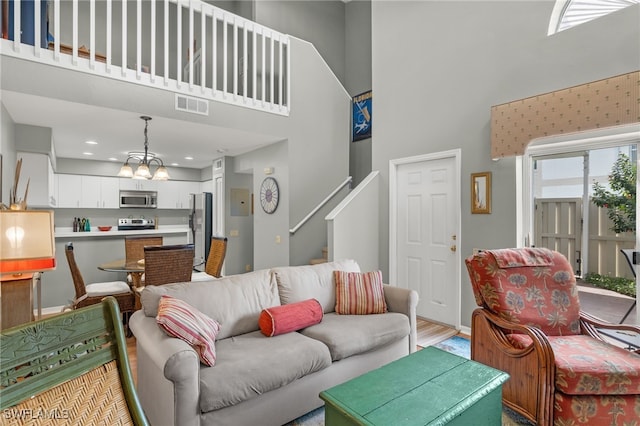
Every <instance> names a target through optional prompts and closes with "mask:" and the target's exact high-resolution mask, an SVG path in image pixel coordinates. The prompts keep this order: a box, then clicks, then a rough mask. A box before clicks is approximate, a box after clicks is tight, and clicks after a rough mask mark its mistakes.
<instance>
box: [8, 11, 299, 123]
mask: <svg viewBox="0 0 640 426" xmlns="http://www.w3.org/2000/svg"><path fill="white" fill-rule="evenodd" d="M0 12H1V13H2V19H1V20H0V21H1V26H2V28H1V30H2V39H1V40H0V41H1V44H0V51H1V52H2V55H8V56H14V57H19V58H21V59H27V60H31V61H36V62H41V63H45V64H48V65H54V66H58V67H63V68H69V69H74V70H77V71H82V72H85V73H91V74H97V75H101V76H105V77H109V78H113V79H118V80H125V81H129V82H134V83H137V84H142V85H147V86H152V87H156V88H160V89H164V90H170V91H173V92H178V93H183V94H186V95H193V96H196V97H200V98H205V99H209V100H215V101H220V102H226V103H232V104H236V105H240V106H244V107H248V108H254V109H259V110H263V111H267V112H272V113H276V114H282V115H288V114H289V101H290V95H289V90H290V73H289V69H290V55H291V51H290V46H291V45H290V40H289V36H287V35H284V34H281V33H278V32H276V31H273V30H271V29H269V28H267V27H264V26H262V25H260V24H257V23H255V22H252V21H249V20H247V19H244V18H242V17H240V16H238V15H235V14H233V13H230V12H227V11H225V10H223V9H220V8H217V7H214V6H212V5H210V4H207V3H205V2H203V1H201V0H156V1H145V0H82V1H80V0H71V1H69V0H49V1H47V0H36V1H29V2H21V1H13V2H7V1H3V2H2V10H1V11H0ZM15 34H20V37H15V36H14V35H15ZM87 44H88V47H87V46H86V45H87ZM195 67H197V68H198V72H197V74H196V72H195ZM191 70H194V72H190V71H191Z"/></svg>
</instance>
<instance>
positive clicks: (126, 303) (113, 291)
mask: <svg viewBox="0 0 640 426" xmlns="http://www.w3.org/2000/svg"><path fill="white" fill-rule="evenodd" d="M64 251H65V254H66V256H67V262H68V263H69V270H70V271H71V278H72V279H73V286H74V288H75V291H76V297H75V299H73V301H72V302H71V305H70V306H68V307H70V308H72V309H78V308H82V307H84V306H89V305H94V304H96V303H101V302H102V299H104V298H105V297H106V296H113V297H114V298H115V299H116V300H117V302H118V306H119V307H120V312H122V315H123V317H124V320H125V324H127V323H128V320H129V315H131V314H132V313H133V311H134V307H135V297H134V294H133V292H132V291H131V288H130V287H129V284H127V283H125V282H124V281H108V282H99V283H93V284H85V282H84V279H83V278H82V274H81V273H80V269H79V268H78V265H77V263H76V258H75V254H74V250H73V243H67V244H66V245H65V250H64Z"/></svg>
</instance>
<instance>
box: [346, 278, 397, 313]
mask: <svg viewBox="0 0 640 426" xmlns="http://www.w3.org/2000/svg"><path fill="white" fill-rule="evenodd" d="M334 277H335V280H336V313H338V314H343V315H369V314H384V313H385V312H387V303H386V302H385V300H384V290H383V289H382V271H375V272H345V271H334Z"/></svg>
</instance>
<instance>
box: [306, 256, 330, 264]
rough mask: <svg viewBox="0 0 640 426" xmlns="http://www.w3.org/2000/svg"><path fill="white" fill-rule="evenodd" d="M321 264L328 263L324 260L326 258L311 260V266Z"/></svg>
mask: <svg viewBox="0 0 640 426" xmlns="http://www.w3.org/2000/svg"><path fill="white" fill-rule="evenodd" d="M321 263H327V259H324V258H322V259H311V260H310V261H309V264H310V265H319V264H321Z"/></svg>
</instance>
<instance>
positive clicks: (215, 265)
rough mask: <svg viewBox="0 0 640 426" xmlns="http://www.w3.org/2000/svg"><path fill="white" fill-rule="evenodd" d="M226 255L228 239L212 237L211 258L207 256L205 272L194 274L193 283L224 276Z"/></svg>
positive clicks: (192, 276)
mask: <svg viewBox="0 0 640 426" xmlns="http://www.w3.org/2000/svg"><path fill="white" fill-rule="evenodd" d="M226 254H227V238H226V237H212V238H211V248H210V250H209V256H207V262H206V263H205V267H204V271H201V272H194V273H193V274H192V275H191V281H206V280H210V279H213V278H220V277H221V276H222V265H223V264H224V258H225V255H226Z"/></svg>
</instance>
